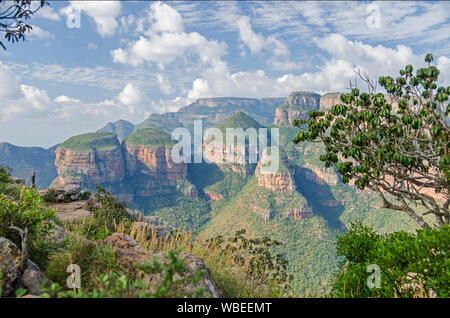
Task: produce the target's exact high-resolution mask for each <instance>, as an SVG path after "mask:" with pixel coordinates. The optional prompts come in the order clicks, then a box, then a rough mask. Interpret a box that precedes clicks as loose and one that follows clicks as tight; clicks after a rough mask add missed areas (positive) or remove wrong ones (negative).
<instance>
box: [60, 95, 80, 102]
mask: <svg viewBox="0 0 450 318" xmlns="http://www.w3.org/2000/svg"><path fill="white" fill-rule="evenodd" d="M53 101H55V102H57V103H79V102H80V100H79V99H76V98H72V97H69V96H66V95H60V96H58V97H55V99H54V100H53Z"/></svg>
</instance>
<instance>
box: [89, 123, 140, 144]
mask: <svg viewBox="0 0 450 318" xmlns="http://www.w3.org/2000/svg"><path fill="white" fill-rule="evenodd" d="M133 130H134V125H133V124H132V123H130V122H129V121H126V120H123V119H121V120H118V121H116V122H113V123H107V124H106V125H105V126H104V127H102V128H100V129H99V130H97V132H112V133H114V134H116V135H117V138H118V139H119V141H122V140H124V139H125V138H127V137H128V136H129V135H130V134H131V133H132V132H133Z"/></svg>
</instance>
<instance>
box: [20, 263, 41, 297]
mask: <svg viewBox="0 0 450 318" xmlns="http://www.w3.org/2000/svg"><path fill="white" fill-rule="evenodd" d="M43 281H47V277H46V276H45V274H44V273H43V272H42V271H41V270H40V268H39V266H37V265H36V264H35V263H33V262H32V261H30V260H28V264H27V268H26V269H25V271H24V272H23V274H22V276H20V278H19V287H21V288H25V289H26V290H27V294H29V295H36V296H39V295H40V294H41V283H42V282H43Z"/></svg>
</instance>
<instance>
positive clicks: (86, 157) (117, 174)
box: [55, 146, 125, 187]
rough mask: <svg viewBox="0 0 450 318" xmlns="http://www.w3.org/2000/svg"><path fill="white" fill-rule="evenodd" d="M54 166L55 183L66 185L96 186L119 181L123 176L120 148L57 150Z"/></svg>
mask: <svg viewBox="0 0 450 318" xmlns="http://www.w3.org/2000/svg"><path fill="white" fill-rule="evenodd" d="M55 153H56V159H55V165H56V170H57V171H58V178H57V179H56V182H57V183H58V184H59V185H60V186H63V187H64V186H65V185H68V184H80V185H86V184H96V183H102V182H109V181H120V180H122V179H123V177H124V175H125V171H124V162H123V156H122V151H121V148H120V146H119V147H116V148H115V149H112V150H93V151H73V150H70V149H67V148H57V149H56V151H55Z"/></svg>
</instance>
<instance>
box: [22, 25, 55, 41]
mask: <svg viewBox="0 0 450 318" xmlns="http://www.w3.org/2000/svg"><path fill="white" fill-rule="evenodd" d="M28 37H29V38H31V39H33V38H36V39H41V40H48V39H54V38H55V36H54V35H53V34H52V33H51V32H49V31H46V30H43V29H41V28H40V27H38V26H37V25H32V30H31V31H30V32H29V33H28Z"/></svg>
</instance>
